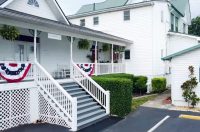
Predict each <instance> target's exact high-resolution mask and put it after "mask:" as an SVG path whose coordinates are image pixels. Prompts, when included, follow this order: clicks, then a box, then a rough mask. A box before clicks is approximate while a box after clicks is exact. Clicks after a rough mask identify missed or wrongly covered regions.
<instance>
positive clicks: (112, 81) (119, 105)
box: [93, 76, 133, 117]
mask: <svg viewBox="0 0 200 132" xmlns="http://www.w3.org/2000/svg"><path fill="white" fill-rule="evenodd" d="M93 79H94V80H95V81H96V82H97V83H98V84H99V85H100V86H102V87H103V88H104V89H105V90H109V91H110V111H111V114H112V115H117V116H119V117H124V116H126V115H127V114H129V113H130V112H131V100H132V86H133V83H132V81H131V80H130V79H124V78H120V79H119V78H110V77H108V78H107V77H103V76H98V77H93Z"/></svg>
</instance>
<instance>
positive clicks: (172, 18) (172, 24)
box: [171, 13, 174, 32]
mask: <svg viewBox="0 0 200 132" xmlns="http://www.w3.org/2000/svg"><path fill="white" fill-rule="evenodd" d="M171 31H172V32H173V31H174V14H172V13H171Z"/></svg>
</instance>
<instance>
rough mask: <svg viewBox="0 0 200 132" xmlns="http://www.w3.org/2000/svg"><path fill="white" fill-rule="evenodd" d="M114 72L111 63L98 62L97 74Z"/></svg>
mask: <svg viewBox="0 0 200 132" xmlns="http://www.w3.org/2000/svg"><path fill="white" fill-rule="evenodd" d="M110 73H112V64H111V63H97V75H102V74H110Z"/></svg>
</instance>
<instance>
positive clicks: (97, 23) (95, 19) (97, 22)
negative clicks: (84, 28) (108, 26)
mask: <svg viewBox="0 0 200 132" xmlns="http://www.w3.org/2000/svg"><path fill="white" fill-rule="evenodd" d="M93 24H94V25H99V17H94V18H93Z"/></svg>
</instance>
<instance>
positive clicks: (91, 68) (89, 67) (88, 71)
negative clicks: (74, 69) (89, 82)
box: [78, 64, 95, 76]
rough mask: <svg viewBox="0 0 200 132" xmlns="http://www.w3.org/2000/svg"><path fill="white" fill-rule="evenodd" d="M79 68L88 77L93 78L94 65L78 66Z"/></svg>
mask: <svg viewBox="0 0 200 132" xmlns="http://www.w3.org/2000/svg"><path fill="white" fill-rule="evenodd" d="M78 67H80V69H82V70H83V71H84V72H85V73H86V74H87V75H88V76H92V75H93V74H94V70H95V68H94V67H95V65H94V64H78Z"/></svg>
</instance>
